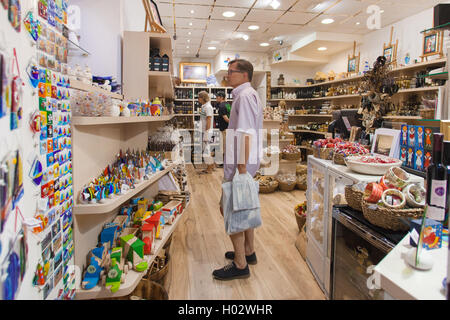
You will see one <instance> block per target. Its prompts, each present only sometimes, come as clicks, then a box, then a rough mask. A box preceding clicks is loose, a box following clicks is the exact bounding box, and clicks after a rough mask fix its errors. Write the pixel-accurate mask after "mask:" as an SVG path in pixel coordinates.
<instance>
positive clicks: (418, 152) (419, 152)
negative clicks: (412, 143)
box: [415, 149, 423, 171]
mask: <svg viewBox="0 0 450 320" xmlns="http://www.w3.org/2000/svg"><path fill="white" fill-rule="evenodd" d="M415 158H416V161H415V169H416V170H419V171H423V152H422V150H420V149H417V150H416V156H415Z"/></svg>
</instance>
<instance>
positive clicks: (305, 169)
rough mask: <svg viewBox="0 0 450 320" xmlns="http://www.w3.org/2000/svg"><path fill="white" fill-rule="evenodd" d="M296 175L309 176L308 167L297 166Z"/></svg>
mask: <svg viewBox="0 0 450 320" xmlns="http://www.w3.org/2000/svg"><path fill="white" fill-rule="evenodd" d="M295 173H296V174H297V175H298V176H302V175H304V174H307V173H308V166H305V165H303V164H297V167H296V169H295Z"/></svg>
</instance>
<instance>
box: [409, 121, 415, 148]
mask: <svg viewBox="0 0 450 320" xmlns="http://www.w3.org/2000/svg"><path fill="white" fill-rule="evenodd" d="M408 128H409V137H408V138H409V140H408V145H409V146H410V147H415V141H416V139H415V137H416V128H415V126H408Z"/></svg>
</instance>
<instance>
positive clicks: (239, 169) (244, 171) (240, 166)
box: [237, 164, 247, 174]
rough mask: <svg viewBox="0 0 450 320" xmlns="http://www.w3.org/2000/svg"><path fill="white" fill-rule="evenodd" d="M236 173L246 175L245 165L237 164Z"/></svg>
mask: <svg viewBox="0 0 450 320" xmlns="http://www.w3.org/2000/svg"><path fill="white" fill-rule="evenodd" d="M237 168H238V171H239V174H246V173H247V165H245V164H238V167H237Z"/></svg>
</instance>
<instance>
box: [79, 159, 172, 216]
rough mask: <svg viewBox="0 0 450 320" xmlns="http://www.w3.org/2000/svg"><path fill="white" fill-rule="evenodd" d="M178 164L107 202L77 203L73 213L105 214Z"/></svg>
mask: <svg viewBox="0 0 450 320" xmlns="http://www.w3.org/2000/svg"><path fill="white" fill-rule="evenodd" d="M177 165H178V163H173V164H171V165H170V166H169V167H168V168H166V169H164V170H162V171H159V172H158V173H156V174H154V175H153V176H152V177H151V178H150V179H149V180H145V181H144V182H141V183H140V184H138V185H136V188H135V189H131V190H129V191H128V192H127V193H125V194H123V195H120V196H116V197H115V198H113V199H105V203H96V204H75V205H74V207H73V213H74V214H75V215H81V214H88V215H92V214H105V213H108V212H111V211H112V210H114V209H116V208H118V207H119V206H121V205H122V204H123V203H124V202H126V201H128V200H130V199H131V198H133V197H134V196H135V195H137V194H138V193H140V192H141V191H143V190H145V189H146V188H147V187H149V186H150V185H152V184H153V183H155V182H157V181H158V180H159V179H161V178H162V177H163V176H164V175H166V174H167V173H169V172H170V171H171V170H172V169H173V168H175V167H176V166H177Z"/></svg>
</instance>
